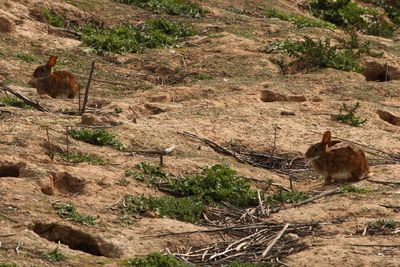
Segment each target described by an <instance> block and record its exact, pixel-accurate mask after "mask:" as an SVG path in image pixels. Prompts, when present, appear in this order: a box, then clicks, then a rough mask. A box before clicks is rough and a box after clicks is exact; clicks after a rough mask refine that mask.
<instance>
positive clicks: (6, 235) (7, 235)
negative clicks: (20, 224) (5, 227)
mask: <svg viewBox="0 0 400 267" xmlns="http://www.w3.org/2000/svg"><path fill="white" fill-rule="evenodd" d="M13 235H16V234H15V233H11V234H5V235H0V237H9V236H13Z"/></svg>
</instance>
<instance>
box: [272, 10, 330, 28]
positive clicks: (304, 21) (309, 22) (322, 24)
mask: <svg viewBox="0 0 400 267" xmlns="http://www.w3.org/2000/svg"><path fill="white" fill-rule="evenodd" d="M266 16H267V18H278V19H280V20H284V21H289V22H293V23H294V24H295V25H296V26H298V27H300V28H303V27H318V28H325V29H331V30H333V29H336V28H337V27H336V25H335V24H332V23H330V22H326V21H323V20H320V19H315V18H310V17H306V16H303V15H298V14H292V13H286V12H283V11H280V10H277V9H274V8H268V9H266Z"/></svg>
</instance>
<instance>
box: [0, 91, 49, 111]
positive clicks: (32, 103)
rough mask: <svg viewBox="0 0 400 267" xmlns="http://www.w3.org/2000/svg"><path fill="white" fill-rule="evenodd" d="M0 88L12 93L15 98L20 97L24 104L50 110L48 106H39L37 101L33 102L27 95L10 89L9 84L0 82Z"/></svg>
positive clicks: (41, 109)
mask: <svg viewBox="0 0 400 267" xmlns="http://www.w3.org/2000/svg"><path fill="white" fill-rule="evenodd" d="M0 88H1V89H2V90H3V91H4V92H9V93H11V94H13V95H15V96H16V97H17V98H19V99H21V100H22V101H23V102H24V103H25V104H27V105H29V106H31V107H33V108H35V109H37V110H39V111H42V112H49V111H50V110H49V109H48V108H45V107H43V106H41V105H40V104H39V103H37V102H34V101H32V100H30V99H29V98H28V97H26V96H24V95H22V94H20V93H18V92H16V91H14V90H13V89H11V88H10V87H9V86H7V85H4V84H0Z"/></svg>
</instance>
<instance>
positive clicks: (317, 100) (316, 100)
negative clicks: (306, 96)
mask: <svg viewBox="0 0 400 267" xmlns="http://www.w3.org/2000/svg"><path fill="white" fill-rule="evenodd" d="M311 101H312V102H322V101H324V100H323V99H322V98H321V97H319V96H314V97H313V98H312V99H311Z"/></svg>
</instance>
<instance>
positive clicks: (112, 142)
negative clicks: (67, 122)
mask: <svg viewBox="0 0 400 267" xmlns="http://www.w3.org/2000/svg"><path fill="white" fill-rule="evenodd" d="M68 134H69V135H70V136H71V137H72V138H74V139H77V140H81V141H83V142H86V143H89V144H93V145H97V146H111V147H114V148H115V149H118V150H123V148H124V146H123V144H122V143H121V142H120V141H118V140H117V139H116V137H115V136H114V135H113V134H112V133H109V132H108V131H107V130H105V129H88V128H79V129H71V130H69V132H68Z"/></svg>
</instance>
